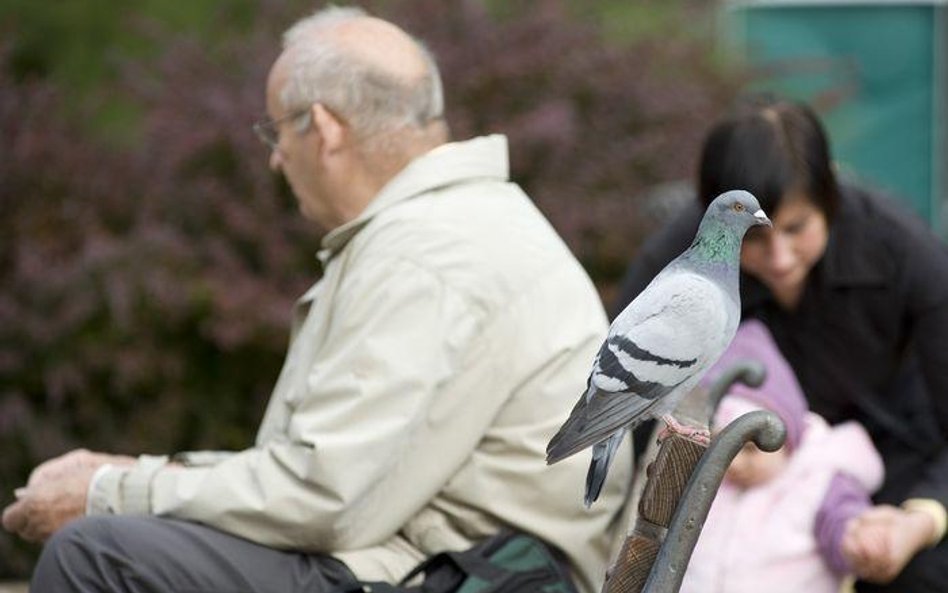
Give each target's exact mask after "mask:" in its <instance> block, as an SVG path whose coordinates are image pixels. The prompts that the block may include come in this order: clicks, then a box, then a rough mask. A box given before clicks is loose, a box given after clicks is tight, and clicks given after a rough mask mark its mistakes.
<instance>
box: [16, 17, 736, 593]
mask: <svg viewBox="0 0 948 593" xmlns="http://www.w3.org/2000/svg"><path fill="white" fill-rule="evenodd" d="M531 6H532V8H533V10H532V11H531V12H527V13H524V14H523V15H521V16H520V18H516V19H509V20H503V21H497V20H495V19H492V18H491V17H490V16H489V15H488V13H487V12H486V11H485V10H484V9H483V8H482V5H481V4H480V3H478V2H460V3H445V2H441V1H439V0H413V1H410V2H408V1H402V2H395V3H393V2H386V3H384V4H380V7H379V12H380V13H381V14H384V15H386V16H389V17H390V18H392V19H393V20H395V21H396V22H399V23H402V24H404V25H405V26H406V28H408V29H409V30H410V31H412V32H413V33H415V34H417V35H419V36H420V37H422V38H424V39H425V40H427V42H428V43H429V45H430V46H431V47H432V49H433V50H434V52H435V54H436V55H437V56H438V58H439V62H440V65H441V68H442V71H443V74H444V77H445V81H446V89H447V95H448V119H449V123H450V124H451V127H452V129H453V131H454V135H455V137H457V138H466V137H469V136H472V135H476V134H481V133H486V132H503V133H506V134H507V135H508V136H509V137H510V140H511V153H512V159H513V163H512V165H513V175H514V177H515V179H516V180H517V181H519V182H520V183H521V184H522V185H523V186H524V188H525V189H526V190H527V192H528V193H529V194H530V195H532V196H533V197H534V198H535V200H536V202H537V204H538V205H539V207H540V208H541V209H542V210H543V211H544V212H545V213H546V215H547V216H548V217H549V218H550V219H551V221H552V222H553V224H554V226H555V227H556V228H557V229H558V230H559V231H560V233H561V234H562V235H563V236H564V238H565V239H566V241H567V242H568V244H569V245H570V246H571V248H572V249H573V250H574V252H575V253H576V254H577V255H578V256H579V257H580V259H581V261H582V262H583V263H584V264H585V265H586V266H587V268H588V269H589V270H590V273H591V274H592V275H593V277H594V279H595V280H596V281H597V283H598V284H599V285H600V288H601V289H602V290H603V294H604V295H608V291H609V287H610V286H611V284H612V283H613V282H614V281H615V280H616V277H617V276H618V274H619V273H621V270H622V267H623V266H624V264H625V262H626V261H627V260H628V259H629V257H631V256H632V255H633V253H634V250H635V248H636V246H637V245H638V243H639V242H640V240H641V237H642V235H643V233H644V232H645V230H646V229H645V227H646V225H647V224H648V221H647V220H646V219H645V217H643V216H642V215H641V209H640V207H641V203H640V200H639V199H638V196H641V195H642V193H643V191H644V190H645V189H646V188H648V187H650V186H652V185H654V184H655V183H657V182H661V181H665V180H669V179H679V178H682V177H687V176H689V174H690V170H691V168H692V166H693V161H694V156H695V152H696V147H697V143H698V141H699V139H700V137H701V135H702V134H703V132H704V128H705V126H706V124H707V122H709V121H710V119H711V117H713V116H714V114H716V113H719V112H720V110H721V108H722V106H723V105H724V104H726V103H727V101H728V100H729V98H730V96H731V91H732V89H733V88H734V87H733V85H732V84H731V82H730V81H729V80H728V79H727V78H725V77H723V76H722V75H720V74H719V73H716V72H715V71H714V69H713V68H711V67H710V64H709V62H708V59H707V57H706V55H707V47H704V46H703V45H702V44H701V43H700V42H697V41H694V40H688V39H680V40H676V39H656V40H644V41H639V42H636V43H635V44H633V45H631V46H628V47H619V46H610V45H609V44H607V43H605V42H604V41H603V40H602V39H601V35H600V33H599V32H598V31H597V30H595V28H593V27H592V26H591V25H589V24H588V23H584V22H582V21H577V20H575V19H574V18H571V17H570V16H569V15H568V14H567V13H566V12H565V10H564V9H563V8H562V6H560V5H559V3H557V2H553V1H549V2H547V1H544V2H535V3H532V5H531ZM259 10H260V14H259V17H258V18H257V19H256V21H255V22H256V23H257V24H256V25H254V27H253V28H252V30H250V31H245V32H243V33H241V34H240V35H239V36H237V37H235V38H234V39H232V40H229V41H224V42H218V43H217V44H215V45H214V46H213V47H208V44H207V43H202V42H201V41H200V40H196V39H188V38H181V37H180V36H177V35H174V34H169V33H161V32H158V33H154V35H156V41H157V42H158V43H160V44H161V46H162V47H164V50H163V51H162V53H161V55H160V56H159V57H158V58H157V59H152V60H145V59H141V60H138V61H135V62H126V63H124V64H123V65H122V68H121V72H120V76H118V77H117V81H116V82H115V83H114V84H109V85H105V86H103V88H102V89H101V92H102V97H103V98H105V97H109V96H115V95H120V96H122V97H126V98H128V99H129V100H132V101H134V102H135V103H136V104H137V105H140V106H141V108H142V110H143V113H144V114H145V115H144V118H143V120H142V121H141V129H140V130H139V132H138V134H137V135H136V137H137V140H136V141H134V142H131V143H128V144H127V145H116V144H115V143H114V142H111V143H110V142H105V141H103V140H101V139H100V137H99V136H97V135H96V134H92V133H90V132H89V131H88V130H89V127H88V126H83V125H79V122H76V121H74V120H72V119H70V118H67V117H66V116H64V115H63V114H64V113H66V111H65V110H64V106H65V105H66V104H67V103H68V101H69V100H70V97H69V95H68V89H63V88H56V87H55V86H53V85H52V84H50V83H48V82H44V81H43V80H25V81H24V80H17V79H15V78H14V77H13V76H12V74H11V73H10V72H9V68H8V67H7V65H8V60H6V59H5V58H6V53H5V52H4V51H3V50H0V134H2V137H3V139H4V143H3V145H2V146H0V151H2V152H0V157H2V158H0V286H2V288H0V448H2V449H0V450H2V451H3V452H4V455H3V456H0V504H3V505H5V504H7V503H9V502H10V500H11V495H10V494H9V493H11V492H12V490H13V489H14V488H15V487H17V486H19V485H21V484H23V483H24V482H25V480H26V479H27V477H28V472H29V470H30V469H31V468H32V467H34V466H35V465H36V464H37V463H39V462H41V461H43V460H45V459H47V458H49V457H52V456H54V455H58V454H60V453H63V452H65V451H67V450H69V449H72V448H75V447H79V446H85V447H88V448H92V449H100V450H108V451H113V452H119V453H129V454H137V453H140V452H170V451H175V450H182V449H194V448H216V449H227V448H230V449H240V448H244V447H246V446H248V445H249V444H250V442H251V441H252V438H253V434H254V430H255V428H256V425H257V423H258V422H259V418H260V416H261V414H262V410H263V405H264V403H265V401H266V398H267V396H268V395H269V390H270V388H271V386H272V384H273V382H274V380H275V377H276V373H277V372H278V370H279V364H280V362H281V360H282V356H283V353H284V349H285V344H286V339H287V323H288V319H289V309H290V307H291V305H292V302H293V300H294V299H295V298H296V297H297V296H298V295H299V294H300V293H302V292H303V291H304V290H305V289H306V287H307V286H308V285H309V284H310V283H311V282H312V281H313V280H314V279H315V278H316V277H317V276H318V273H319V269H318V263H317V261H316V260H315V257H314V254H315V251H316V249H317V247H318V240H319V235H320V231H319V230H318V229H315V228H313V227H312V226H311V225H309V224H308V223H306V222H304V221H303V220H302V219H301V217H300V216H299V214H298V213H297V210H296V204H295V202H294V200H293V198H292V196H291V194H290V193H289V191H288V189H287V187H286V185H285V183H283V182H282V181H281V180H280V179H279V178H278V177H277V176H275V175H273V174H272V173H271V172H270V171H269V170H268V169H267V163H266V160H267V153H266V150H265V149H264V147H262V146H261V145H259V143H258V142H257V140H256V139H255V138H254V136H253V135H252V133H251V132H250V124H251V123H252V122H253V121H254V120H255V119H256V118H258V117H260V116H261V115H262V113H263V107H264V104H263V88H264V82H265V77H266V72H267V69H268V67H269V65H270V63H271V62H272V60H273V58H275V56H276V55H277V52H278V49H279V48H278V44H279V41H278V33H279V31H280V30H281V27H282V26H284V25H286V24H287V23H289V22H290V21H292V20H293V18H295V17H297V16H299V15H300V14H301V9H300V7H299V6H298V5H297V4H294V3H292V2H288V1H282V0H272V1H268V2H262V3H261V7H260V8H259ZM87 109H92V108H87ZM88 115H89V117H91V113H90V114H88ZM35 552H36V547H35V546H25V545H23V544H20V543H18V542H15V541H14V538H12V537H10V536H8V535H6V534H3V535H2V536H0V579H3V578H15V577H22V576H24V575H26V574H28V572H29V568H30V566H31V562H32V559H33V558H34V557H35Z"/></svg>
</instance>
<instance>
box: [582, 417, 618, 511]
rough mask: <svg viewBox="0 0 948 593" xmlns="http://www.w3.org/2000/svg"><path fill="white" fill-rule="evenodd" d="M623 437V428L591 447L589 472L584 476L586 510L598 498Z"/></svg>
mask: <svg viewBox="0 0 948 593" xmlns="http://www.w3.org/2000/svg"><path fill="white" fill-rule="evenodd" d="M623 436H625V428H624V427H623V428H620V429H619V430H617V431H615V432H614V433H612V436H611V437H609V440H607V441H602V442H600V443H596V446H595V447H593V452H592V461H591V462H590V463H589V472H588V473H587V474H586V499H585V503H586V508H589V507H590V506H592V503H594V502H596V499H598V498H599V493H600V492H602V485H603V484H604V483H605V482H606V475H607V474H608V473H609V466H610V465H611V464H612V458H613V457H615V455H616V451H618V450H619V445H621V444H622V437H623Z"/></svg>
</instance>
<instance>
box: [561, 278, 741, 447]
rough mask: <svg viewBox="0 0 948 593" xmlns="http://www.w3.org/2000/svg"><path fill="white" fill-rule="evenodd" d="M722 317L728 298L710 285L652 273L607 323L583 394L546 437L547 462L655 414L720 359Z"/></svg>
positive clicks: (723, 341) (725, 315) (705, 280)
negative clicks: (553, 433)
mask: <svg viewBox="0 0 948 593" xmlns="http://www.w3.org/2000/svg"><path fill="white" fill-rule="evenodd" d="M727 319H728V303H727V297H726V295H725V294H724V292H723V291H722V290H721V288H720V287H719V285H717V284H716V283H715V282H713V281H711V280H709V279H708V278H706V277H704V276H702V275H700V274H694V273H686V272H679V273H676V274H668V275H660V276H659V277H657V278H656V279H655V281H653V282H652V284H651V285H649V287H648V288H647V289H646V291H645V292H643V293H642V294H641V295H640V296H639V297H638V298H637V299H635V300H634V301H633V302H632V304H630V305H629V307H627V308H626V310H625V311H623V312H622V314H621V315H620V316H619V317H618V318H617V319H616V321H615V322H614V323H613V325H612V327H611V328H610V331H609V336H608V337H607V338H606V341H605V342H604V343H603V345H602V347H601V348H600V350H599V354H598V355H597V357H596V362H595V364H594V366H593V371H592V373H591V375H590V377H589V387H588V389H587V391H586V394H585V395H584V396H583V397H582V398H581V399H580V401H579V402H577V404H576V406H575V407H574V409H573V411H572V413H571V414H570V418H569V420H567V422H566V423H565V424H564V425H563V427H562V428H561V429H560V431H559V432H558V433H557V435H556V436H555V437H554V438H553V440H551V441H550V446H549V447H548V448H547V459H548V461H550V462H552V461H555V460H558V459H562V458H564V457H567V456H569V455H572V454H573V453H576V452H577V451H580V450H582V449H584V448H586V447H588V446H591V445H593V444H595V443H598V442H601V441H603V440H605V439H607V438H609V436H610V435H611V434H612V433H614V432H615V431H616V430H618V429H619V428H621V427H624V426H628V427H630V428H634V427H635V425H637V424H638V423H639V422H641V421H643V420H645V419H647V418H651V417H653V415H654V413H650V412H654V409H655V407H656V406H657V405H658V404H659V402H660V401H661V400H662V399H664V398H666V397H668V396H670V395H671V394H672V393H673V392H675V391H676V390H682V391H684V390H685V389H687V388H688V387H690V385H691V384H693V382H694V381H697V379H698V378H700V376H701V374H703V372H704V371H705V370H706V368H707V367H708V366H709V362H711V361H712V360H713V359H716V358H717V356H718V355H719V354H720V352H721V350H723V347H724V344H726V343H727V340H728V337H727V332H728V325H729V323H728V321H727ZM686 383H687V385H685V384H686Z"/></svg>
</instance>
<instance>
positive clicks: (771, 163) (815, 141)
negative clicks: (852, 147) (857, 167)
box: [698, 96, 839, 221]
mask: <svg viewBox="0 0 948 593" xmlns="http://www.w3.org/2000/svg"><path fill="white" fill-rule="evenodd" d="M831 161H832V159H831V158H830V149H829V142H828V141H827V139H826V133H825V131H824V130H823V125H822V124H821V123H820V120H819V118H818V117H817V115H816V114H815V113H814V112H813V111H812V110H811V109H810V108H809V107H808V106H807V105H805V104H803V103H797V102H793V101H787V100H783V99H777V98H774V97H770V96H755V97H753V98H750V99H746V100H745V101H744V102H743V103H742V104H741V105H739V106H738V108H737V109H736V110H735V112H734V113H733V114H732V115H730V116H729V117H726V118H725V119H723V120H721V121H720V122H719V123H717V124H716V125H715V126H714V127H713V128H712V129H711V131H710V132H709V133H708V135H707V137H706V138H705V141H704V147H703V148H702V152H701V164H700V168H699V173H698V198H699V199H700V200H701V201H702V203H703V204H705V205H708V204H710V203H711V201H712V200H713V199H714V198H715V197H716V196H718V195H719V194H721V193H724V192H726V191H728V190H732V189H744V190H747V191H749V192H751V193H752V194H754V196H756V197H757V200H758V201H759V202H760V205H761V207H762V208H763V209H764V211H765V212H766V213H767V214H769V215H771V216H773V214H774V212H776V210H777V208H778V207H779V206H780V201H781V199H783V198H784V197H785V196H786V195H787V192H789V191H800V192H803V193H804V194H806V196H807V197H809V198H810V199H811V200H812V201H813V204H814V205H815V206H816V207H818V208H819V209H820V210H822V211H823V214H824V215H826V219H827V220H828V221H831V220H832V219H833V215H834V214H835V213H836V207H837V204H838V203H839V186H838V185H837V182H836V176H835V175H834V173H833V168H832V164H831Z"/></svg>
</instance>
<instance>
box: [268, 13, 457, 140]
mask: <svg viewBox="0 0 948 593" xmlns="http://www.w3.org/2000/svg"><path fill="white" fill-rule="evenodd" d="M366 16H368V15H367V13H366V12H365V11H363V10H362V9H360V8H340V7H336V6H329V7H327V8H324V9H321V10H319V11H317V12H315V13H314V14H312V15H310V16H308V17H305V18H303V19H301V20H299V21H297V22H296V23H295V24H294V25H293V26H292V27H290V28H289V29H288V30H287V31H286V32H285V33H284V34H283V48H284V50H290V49H292V50H293V54H292V56H291V62H290V64H291V66H290V73H289V76H288V79H287V82H286V84H285V86H284V87H283V89H282V91H281V93H280V100H281V101H282V103H283V108H284V109H286V110H287V111H291V110H300V109H305V108H306V107H307V106H309V105H312V104H313V103H322V104H323V105H324V106H325V107H326V108H327V109H329V110H330V111H332V112H333V113H335V114H337V115H338V116H340V117H341V118H343V119H344V120H345V121H346V122H347V123H348V124H349V125H350V126H351V128H352V129H353V131H354V133H355V135H356V137H357V138H360V139H361V140H362V141H364V142H366V143H373V142H375V143H376V144H378V143H384V142H385V140H384V139H383V138H379V136H383V137H384V136H389V134H388V133H389V132H394V131H397V130H402V129H406V128H409V129H410V128H414V129H422V128H424V127H426V126H427V125H428V124H429V123H431V122H433V121H435V120H438V119H440V118H441V117H442V116H443V111H444V93H443V90H442V85H441V75H440V74H439V72H438V67H437V65H436V64H435V60H434V58H433V57H432V55H431V53H430V52H429V51H428V50H427V48H425V46H424V44H422V43H421V42H420V41H418V40H417V39H414V38H412V40H413V41H414V42H415V43H416V45H417V47H418V50H419V53H420V55H421V56H422V59H423V60H424V63H425V73H424V75H423V76H422V77H421V78H420V79H415V80H405V79H404V78H401V77H398V76H396V75H395V74H393V73H392V72H389V71H386V70H385V69H384V68H383V67H380V66H379V65H377V64H373V63H371V62H369V61H368V60H366V59H365V58H363V57H361V56H359V55H358V54H357V52H354V51H352V50H351V49H350V48H348V47H346V46H345V45H344V44H341V43H335V42H333V40H332V38H331V36H328V35H322V34H321V33H323V32H325V31H328V30H330V29H332V28H333V27H335V26H337V25H339V24H340V23H344V22H347V21H352V20H356V19H360V18H364V17H366Z"/></svg>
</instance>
